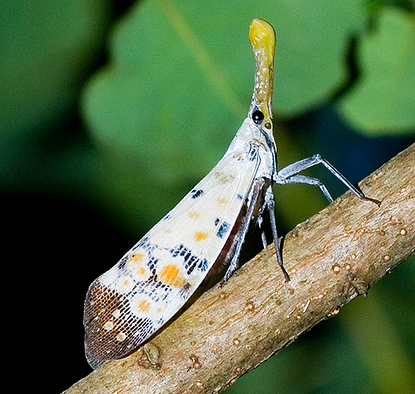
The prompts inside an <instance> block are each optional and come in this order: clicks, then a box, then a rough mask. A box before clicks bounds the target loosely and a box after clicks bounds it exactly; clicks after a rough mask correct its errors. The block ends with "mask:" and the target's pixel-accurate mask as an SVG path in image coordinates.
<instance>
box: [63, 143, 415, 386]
mask: <svg viewBox="0 0 415 394" xmlns="http://www.w3.org/2000/svg"><path fill="white" fill-rule="evenodd" d="M359 186H360V188H361V189H362V190H363V192H364V193H365V194H366V195H367V196H369V197H371V198H376V199H378V200H381V201H382V204H381V206H380V207H378V206H377V205H376V204H374V203H371V202H367V201H360V200H359V199H357V198H356V197H355V196H354V195H353V194H352V193H350V192H348V193H346V194H344V195H343V196H342V197H340V198H338V199H337V200H336V201H335V202H334V203H332V204H330V205H329V206H328V207H327V208H325V209H323V210H322V211H321V212H320V213H318V214H317V215H315V216H313V217H312V218H310V219H309V220H307V221H306V222H304V223H301V224H299V225H298V226H296V227H295V228H294V230H292V231H291V232H290V233H289V234H287V236H286V237H285V240H284V246H283V258H284V262H285V263H284V264H285V266H286V268H287V269H288V271H289V274H290V276H291V281H290V282H288V283H285V282H284V278H283V276H282V273H281V270H280V269H279V268H278V266H277V262H276V259H275V254H274V251H273V248H272V246H270V247H269V248H267V249H266V250H264V251H262V252H261V253H260V254H259V255H258V256H256V257H255V258H253V259H252V260H251V261H250V262H248V263H246V264H245V265H244V266H243V267H242V268H241V269H240V270H238V271H237V272H236V273H235V274H234V275H233V277H232V278H230V280H229V281H228V282H227V283H226V284H225V285H224V286H222V287H219V286H215V287H214V288H212V289H211V290H209V291H208V292H206V293H205V294H203V295H202V296H201V297H200V298H199V299H198V300H197V301H196V302H195V303H194V304H193V305H192V306H191V307H190V308H189V309H188V310H186V311H185V312H184V313H183V314H182V315H181V316H180V317H179V318H178V319H176V320H175V321H174V322H173V323H172V324H171V325H170V326H168V327H167V328H165V329H164V330H162V331H161V332H160V333H159V334H158V335H157V336H155V337H154V338H153V339H152V340H151V342H150V343H151V344H152V347H151V346H150V347H148V348H147V349H146V351H145V352H144V351H143V349H140V350H139V351H138V352H135V353H133V354H132V355H130V356H129V357H126V358H124V359H121V360H116V361H112V362H108V363H107V364H106V365H104V367H103V368H101V369H99V370H97V371H94V372H92V373H91V374H90V375H89V376H87V377H86V378H84V379H82V380H81V381H79V382H78V383H76V384H74V385H73V386H72V387H71V388H70V389H68V390H67V391H65V393H66V394H75V393H112V394H129V393H139V392H143V393H157V394H160V393H170V394H171V393H190V392H197V393H213V392H219V391H221V390H223V389H225V388H226V387H227V386H229V385H231V384H232V383H233V382H235V381H236V379H238V378H239V377H240V376H241V375H243V374H244V373H246V372H247V371H249V370H251V369H253V368H255V367H257V366H258V365H259V364H260V363H262V362H263V361H265V360H267V359H268V358H269V357H271V356H272V355H273V354H275V353H276V352H278V351H279V350H281V349H283V348H284V347H286V346H288V345H289V344H290V343H292V342H293V341H294V340H295V339H296V338H297V337H298V336H299V335H300V334H301V333H302V332H304V331H307V330H309V329H310V328H311V327H313V326H314V325H316V324H317V323H319V322H320V321H322V320H324V319H326V318H327V317H331V316H334V315H336V314H337V313H338V311H339V308H340V307H341V306H343V305H344V304H346V303H347V302H349V301H350V300H352V299H353V298H355V297H356V296H358V295H359V294H365V293H366V291H367V289H368V288H369V287H370V286H372V285H373V284H374V283H376V282H377V281H378V280H379V279H381V278H382V277H383V276H384V275H385V274H387V273H389V272H390V271H391V270H392V269H393V268H395V267H396V266H397V265H398V264H400V263H401V262H403V261H404V260H405V259H407V258H408V257H409V256H410V255H411V254H413V253H414V252H415V246H414V245H415V144H413V145H412V146H410V147H409V148H408V149H406V150H405V151H403V152H401V153H400V154H399V155H397V156H396V157H395V158H393V159H392V160H390V161H389V162H387V163H386V164H385V165H384V166H382V167H381V168H380V169H378V170H377V171H375V172H374V173H373V174H372V175H370V176H369V177H367V178H365V179H364V180H363V181H362V182H361V184H360V185H359ZM153 345H155V346H153ZM158 351H160V355H159V356H158V355H157V352H158Z"/></svg>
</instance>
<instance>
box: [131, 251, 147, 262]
mask: <svg viewBox="0 0 415 394" xmlns="http://www.w3.org/2000/svg"><path fill="white" fill-rule="evenodd" d="M143 257H144V255H143V254H142V253H136V254H133V255H132V256H131V259H132V260H134V261H140V260H142V259H143Z"/></svg>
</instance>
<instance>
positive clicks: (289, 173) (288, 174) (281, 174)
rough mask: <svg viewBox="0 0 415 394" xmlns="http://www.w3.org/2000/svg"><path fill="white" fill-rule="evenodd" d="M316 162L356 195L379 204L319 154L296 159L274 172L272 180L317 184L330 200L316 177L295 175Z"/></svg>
mask: <svg viewBox="0 0 415 394" xmlns="http://www.w3.org/2000/svg"><path fill="white" fill-rule="evenodd" d="M317 164H323V166H324V167H326V168H327V169H328V170H329V171H330V172H331V173H332V174H333V175H334V176H335V177H336V178H337V179H339V180H340V181H341V182H342V183H343V184H344V185H345V186H347V187H348V188H349V189H350V190H351V191H352V192H353V193H354V194H355V195H356V196H357V197H359V198H360V199H361V200H368V201H372V202H374V203H376V204H378V205H379V201H377V200H374V199H372V198H368V197H366V196H365V195H364V194H363V193H362V192H361V191H360V190H359V189H357V188H356V187H355V186H354V185H353V184H352V183H350V182H349V180H348V179H347V178H346V177H345V176H344V175H343V174H342V173H341V172H340V171H339V170H337V169H336V168H335V167H334V166H333V165H332V164H330V163H329V162H328V161H327V160H326V159H324V158H323V157H321V156H320V155H319V154H316V155H314V156H311V157H308V158H306V159H303V160H299V161H296V162H295V163H292V164H290V165H288V166H286V167H284V168H283V169H281V170H280V171H278V172H277V173H276V175H275V176H274V182H275V183H280V184H286V183H304V184H307V185H316V186H319V187H320V189H321V190H322V192H323V194H324V195H325V196H326V198H327V199H328V200H329V201H332V198H331V196H330V194H329V193H328V190H327V188H326V187H325V186H324V184H323V183H322V182H321V181H319V180H318V179H316V178H310V177H307V176H299V175H297V174H298V173H299V172H300V171H303V170H305V169H307V168H309V167H312V166H315V165H317Z"/></svg>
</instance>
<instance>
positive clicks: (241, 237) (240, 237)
mask: <svg viewBox="0 0 415 394" xmlns="http://www.w3.org/2000/svg"><path fill="white" fill-rule="evenodd" d="M264 185H265V180H264V179H263V178H261V179H259V180H258V181H257V183H256V184H255V185H254V186H253V188H252V194H251V196H250V198H249V200H248V209H247V210H246V213H245V218H244V220H242V225H241V228H240V229H239V231H238V234H237V240H236V242H235V249H234V253H233V257H232V259H231V261H230V263H229V266H228V269H227V270H226V273H225V275H224V277H223V279H222V280H221V283H224V282H226V281H227V280H228V279H229V278H230V277H231V276H232V274H233V273H234V272H235V270H236V269H238V266H239V255H240V253H241V248H242V245H243V243H244V241H245V236H246V233H247V232H248V229H249V224H250V222H251V219H252V217H253V215H254V211H255V208H256V204H257V201H258V197H259V195H260V193H261V191H262V190H263V188H264ZM263 242H264V240H263Z"/></svg>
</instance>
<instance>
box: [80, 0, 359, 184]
mask: <svg viewBox="0 0 415 394" xmlns="http://www.w3.org/2000/svg"><path fill="white" fill-rule="evenodd" d="M212 10H214V12H212ZM254 17H263V18H264V19H267V20H269V21H270V22H271V23H272V24H273V25H274V26H275V28H276V31H277V36H278V44H277V56H276V68H275V70H276V82H275V100H274V103H275V105H274V108H275V112H276V113H277V114H279V115H280V116H284V117H285V116H292V115H295V114H297V113H298V112H302V111H305V110H306V109H308V108H310V107H313V106H315V105H317V104H318V103H320V102H322V101H324V100H325V99H326V97H327V96H328V95H329V94H331V93H332V92H333V91H334V90H336V89H337V88H338V87H339V86H340V85H342V84H343V83H344V79H345V77H346V72H345V69H344V59H343V58H344V53H345V49H346V46H347V42H348V38H349V37H350V36H351V35H352V34H353V33H355V32H356V31H357V30H358V29H360V28H361V25H362V24H363V22H364V8H363V1H362V0H350V1H347V2H345V1H340V0H338V1H331V2H328V3H324V4H323V3H321V2H319V1H317V0H310V1H307V2H301V4H300V3H297V2H293V1H291V0H284V1H279V2H275V1H271V0H268V1H266V0H259V1H257V2H255V4H253V3H252V1H248V0H238V1H236V0H230V1H227V2H223V1H221V0H212V1H209V2H194V1H189V0H188V1H180V2H179V1H175V0H164V1H161V0H159V1H147V2H140V3H138V4H137V5H136V7H135V8H134V9H133V10H132V11H131V12H130V13H129V15H127V16H126V18H125V19H124V20H122V21H121V23H120V24H119V25H118V26H117V27H116V28H115V30H114V32H113V36H112V40H111V43H110V56H111V62H110V64H109V65H108V66H107V67H106V68H105V69H103V70H101V72H99V73H98V74H96V75H95V77H94V78H93V79H92V80H91V81H90V84H89V85H88V86H87V88H86V90H85V92H84V93H85V94H84V100H83V111H84V116H85V119H86V121H87V123H88V126H89V128H90V130H91V132H92V135H93V136H94V138H95V140H96V141H97V142H98V143H99V144H100V145H101V146H102V147H105V148H106V149H111V150H114V149H116V150H118V151H119V152H121V153H122V154H123V155H124V154H125V155H127V156H126V160H130V159H131V157H134V158H135V160H138V165H145V164H144V163H153V164H152V165H150V166H149V171H150V172H149V174H150V175H151V176H153V177H156V178H158V179H161V180H163V181H165V182H171V183H173V182H175V181H176V180H177V179H181V178H182V177H183V172H184V171H185V172H186V174H187V176H188V177H189V179H195V180H197V179H199V178H200V177H201V176H202V175H203V174H205V173H206V172H207V171H208V170H209V169H210V168H211V167H212V166H213V165H214V163H215V162H216V161H217V160H218V159H219V158H220V157H221V156H222V154H223V152H224V151H225V149H226V147H227V145H228V144H229V142H230V140H231V139H232V137H233V135H234V134H235V132H236V130H237V129H238V127H239V126H240V124H241V122H242V120H243V118H244V117H245V116H246V113H247V110H248V107H249V101H250V97H251V92H252V88H253V71H254V57H253V54H252V51H251V48H250V45H249V41H248V26H249V23H250V21H251V20H252V19H253V18H254ZM127 157H128V159H127Z"/></svg>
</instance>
